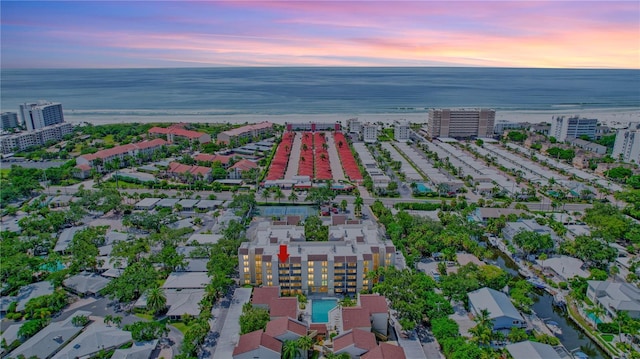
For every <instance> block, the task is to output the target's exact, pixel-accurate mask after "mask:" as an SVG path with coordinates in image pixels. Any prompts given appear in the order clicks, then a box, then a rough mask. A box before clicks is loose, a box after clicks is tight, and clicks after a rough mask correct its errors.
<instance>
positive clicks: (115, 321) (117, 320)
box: [112, 315, 122, 328]
mask: <svg viewBox="0 0 640 359" xmlns="http://www.w3.org/2000/svg"><path fill="white" fill-rule="evenodd" d="M112 322H113V324H115V325H116V327H118V328H120V323H122V317H121V316H119V315H115V316H114V317H113V319H112Z"/></svg>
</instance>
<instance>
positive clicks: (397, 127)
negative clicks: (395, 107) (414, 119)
mask: <svg viewBox="0 0 640 359" xmlns="http://www.w3.org/2000/svg"><path fill="white" fill-rule="evenodd" d="M393 137H394V138H395V140H396V141H399V142H407V141H409V140H410V139H411V127H410V125H409V122H408V121H404V120H403V121H395V123H394V124H393Z"/></svg>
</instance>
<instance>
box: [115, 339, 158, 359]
mask: <svg viewBox="0 0 640 359" xmlns="http://www.w3.org/2000/svg"><path fill="white" fill-rule="evenodd" d="M156 346H158V339H156V340H151V341H148V342H135V343H133V345H132V346H131V348H127V349H116V350H115V351H114V352H113V355H112V356H111V359H148V358H150V357H151V353H152V352H153V351H154V350H155V349H156Z"/></svg>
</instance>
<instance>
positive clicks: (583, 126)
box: [549, 116, 598, 142]
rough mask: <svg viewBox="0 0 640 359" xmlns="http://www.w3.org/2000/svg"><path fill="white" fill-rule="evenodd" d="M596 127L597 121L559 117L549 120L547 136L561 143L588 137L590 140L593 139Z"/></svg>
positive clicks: (575, 117) (576, 117)
mask: <svg viewBox="0 0 640 359" xmlns="http://www.w3.org/2000/svg"><path fill="white" fill-rule="evenodd" d="M596 127H598V120H597V119H595V118H580V117H578V116H574V117H564V116H559V117H554V118H553V119H552V120H551V130H550V131H549V136H552V137H555V139H556V140H558V141H561V142H564V141H566V140H567V138H569V139H570V138H579V137H580V136H588V137H589V138H590V139H594V138H595V136H596Z"/></svg>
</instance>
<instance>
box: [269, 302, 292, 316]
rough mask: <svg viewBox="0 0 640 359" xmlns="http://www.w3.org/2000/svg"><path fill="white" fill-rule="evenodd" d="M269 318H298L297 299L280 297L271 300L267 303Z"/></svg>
mask: <svg viewBox="0 0 640 359" xmlns="http://www.w3.org/2000/svg"><path fill="white" fill-rule="evenodd" d="M269 316H270V317H271V319H276V318H293V319H297V318H298V298H297V297H281V298H272V299H271V302H269Z"/></svg>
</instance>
